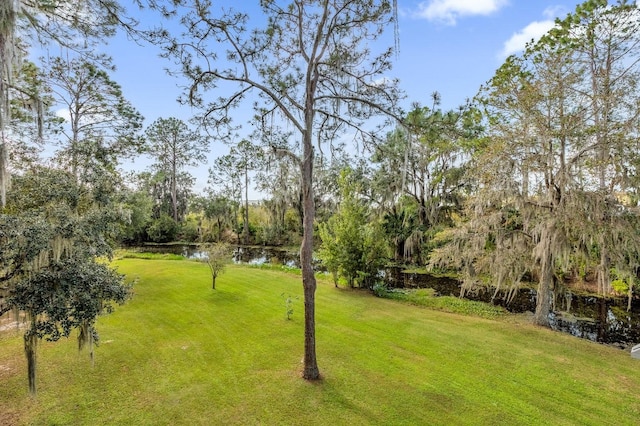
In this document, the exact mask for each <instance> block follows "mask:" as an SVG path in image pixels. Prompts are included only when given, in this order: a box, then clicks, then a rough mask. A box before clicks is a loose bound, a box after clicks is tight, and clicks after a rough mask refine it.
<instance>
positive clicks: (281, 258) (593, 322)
mask: <svg viewBox="0 0 640 426" xmlns="http://www.w3.org/2000/svg"><path fill="white" fill-rule="evenodd" d="M138 250H141V251H152V252H156V253H173V254H181V255H183V256H185V257H188V258H197V257H199V256H200V252H199V250H198V247H197V246H196V245H154V246H144V247H139V248H138ZM233 260H234V262H237V263H249V264H254V265H260V264H265V263H271V264H277V265H286V266H289V267H300V259H299V256H298V253H297V252H288V251H284V250H282V249H279V248H269V247H237V248H236V249H235V250H234V253H233ZM315 267H316V269H321V266H320V264H319V262H316V265H315ZM382 276H383V277H384V280H385V282H386V283H387V285H388V286H389V287H394V288H432V289H434V290H435V291H436V293H437V294H438V295H440V296H456V297H458V296H460V282H459V281H458V280H456V279H453V278H447V277H435V276H433V275H429V274H418V273H405V272H403V271H402V269H400V268H388V269H386V270H384V271H383V273H382ZM464 297H465V298H467V299H470V300H476V301H481V302H487V303H493V304H495V305H500V306H504V307H505V308H506V309H507V310H508V311H510V312H513V313H524V312H534V311H535V309H536V292H535V290H533V289H529V288H522V289H520V290H518V292H517V293H515V294H514V295H513V297H511V298H510V300H509V301H507V298H509V295H507V294H505V293H504V292H498V293H497V294H496V293H495V291H494V290H492V289H478V290H475V291H467V292H465V295H464ZM554 299H555V300H554V302H555V303H554V306H553V312H551V314H550V315H549V321H550V323H551V327H552V328H553V329H554V330H558V331H562V332H565V333H569V334H571V335H574V336H577V337H581V338H584V339H588V340H592V341H594V342H600V343H605V344H610V345H614V346H617V347H620V348H623V349H630V348H631V347H632V346H634V345H635V344H638V343H640V301H638V300H637V299H636V300H634V301H633V304H632V309H631V311H630V312H627V310H626V308H627V299H626V298H608V299H604V298H600V297H594V296H582V295H575V294H572V293H571V292H566V293H562V294H557V295H556V296H555V298H554Z"/></svg>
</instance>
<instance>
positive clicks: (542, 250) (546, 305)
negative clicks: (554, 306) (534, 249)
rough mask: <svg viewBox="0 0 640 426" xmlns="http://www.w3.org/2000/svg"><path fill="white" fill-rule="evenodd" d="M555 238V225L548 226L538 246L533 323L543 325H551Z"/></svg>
mask: <svg viewBox="0 0 640 426" xmlns="http://www.w3.org/2000/svg"><path fill="white" fill-rule="evenodd" d="M552 240H553V226H551V225H549V226H547V229H545V230H544V231H542V235H541V237H540V243H539V244H540V245H539V247H538V250H539V252H538V259H539V262H540V280H539V282H538V291H537V294H536V312H535V314H534V316H533V323H534V324H535V325H540V326H543V327H549V326H550V324H549V312H550V310H551V291H552V289H553V253H552V252H551V242H552Z"/></svg>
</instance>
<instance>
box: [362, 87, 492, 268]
mask: <svg viewBox="0 0 640 426" xmlns="http://www.w3.org/2000/svg"><path fill="white" fill-rule="evenodd" d="M432 96H433V99H434V103H433V106H432V108H429V107H421V106H419V105H415V106H414V108H413V110H412V111H411V112H410V113H409V114H408V115H407V118H406V119H405V121H404V123H403V125H402V127H400V128H399V129H396V131H394V132H392V133H390V134H389V135H388V136H387V139H386V140H385V141H384V142H383V143H381V144H379V145H377V146H376V147H375V152H374V155H373V157H372V161H373V162H374V163H375V164H377V166H378V168H377V170H376V172H375V174H374V177H373V186H374V191H376V194H377V195H376V197H375V198H376V199H379V200H381V207H382V208H383V209H384V210H385V212H384V214H385V218H386V219H385V223H386V226H385V230H386V231H388V234H387V235H388V238H389V239H391V240H392V241H393V244H394V246H395V251H396V259H398V260H400V259H408V258H410V257H414V260H415V261H417V262H420V260H421V252H422V245H423V243H424V242H425V240H428V236H429V235H430V234H433V233H434V232H435V231H436V230H438V229H439V228H440V227H442V226H448V225H451V224H452V221H451V218H452V215H453V214H454V213H456V212H459V211H460V210H461V208H462V206H461V199H462V196H461V195H462V194H461V189H462V188H464V186H465V181H464V179H463V177H464V175H463V171H464V168H465V166H466V163H467V161H468V159H469V156H470V150H471V147H472V146H473V144H474V143H473V141H474V140H475V139H477V138H478V137H479V135H480V134H481V132H482V127H481V126H480V124H479V121H480V114H479V112H478V111H477V109H475V108H473V107H472V106H471V105H470V104H467V105H465V106H462V107H460V108H459V109H458V110H451V111H446V112H445V111H442V110H440V109H439V108H437V105H438V103H439V101H440V98H439V94H438V93H437V92H436V93H434V94H433V95H432ZM413 208H417V209H416V210H415V211H414V212H410V211H409V210H407V211H404V209H413ZM412 213H415V216H414V215H413V214H412Z"/></svg>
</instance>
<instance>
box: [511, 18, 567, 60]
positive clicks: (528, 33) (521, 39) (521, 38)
mask: <svg viewBox="0 0 640 426" xmlns="http://www.w3.org/2000/svg"><path fill="white" fill-rule="evenodd" d="M554 25H555V22H554V21H553V20H545V21H534V22H532V23H530V24H529V25H527V26H526V27H524V28H523V29H522V30H520V31H518V32H517V33H515V34H513V35H512V36H511V38H509V40H507V41H505V42H504V48H503V49H502V52H501V56H502V57H503V58H506V57H507V56H509V55H512V54H514V53H518V52H521V51H523V50H524V48H525V45H526V44H527V43H529V42H530V41H532V40H534V41H537V40H539V39H540V37H542V36H543V35H545V34H546V33H547V32H548V31H549V30H550V29H551V28H553V26H554Z"/></svg>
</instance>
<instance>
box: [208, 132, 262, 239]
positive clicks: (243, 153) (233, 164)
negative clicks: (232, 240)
mask: <svg viewBox="0 0 640 426" xmlns="http://www.w3.org/2000/svg"><path fill="white" fill-rule="evenodd" d="M262 161H263V155H262V150H261V149H260V148H259V147H257V146H255V145H254V144H252V143H251V142H250V141H248V140H246V139H243V140H241V141H240V142H238V144H236V145H235V146H233V147H231V150H230V152H229V154H227V155H224V156H222V157H218V158H217V159H216V161H215V165H214V166H213V167H212V168H211V169H210V172H209V180H210V182H211V183H213V184H215V185H219V186H223V187H225V186H226V187H227V188H226V192H228V193H230V194H233V193H234V192H235V193H242V194H243V195H244V196H241V198H243V201H244V203H243V209H242V219H243V220H242V235H243V242H244V243H245V244H248V243H249V237H250V233H249V183H250V182H251V178H250V176H249V174H250V172H253V171H255V170H257V169H258V168H259V167H260V166H261V163H262ZM232 185H238V186H237V187H236V188H229V186H232Z"/></svg>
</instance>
